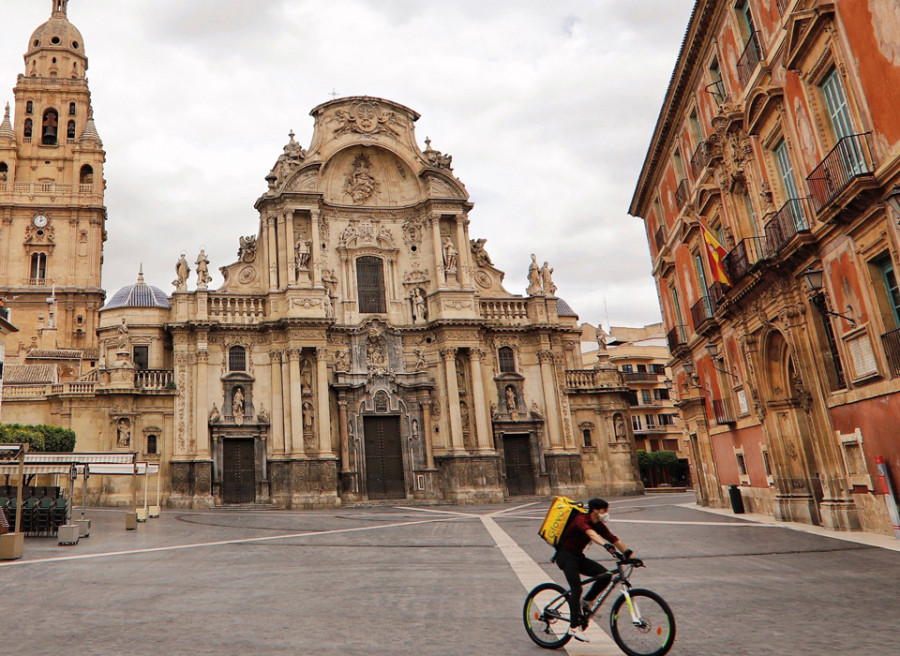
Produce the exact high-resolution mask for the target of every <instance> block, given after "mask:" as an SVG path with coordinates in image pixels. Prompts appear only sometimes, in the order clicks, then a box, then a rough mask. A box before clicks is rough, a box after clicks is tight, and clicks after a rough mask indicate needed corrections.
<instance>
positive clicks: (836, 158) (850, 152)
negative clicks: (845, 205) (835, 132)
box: [806, 132, 875, 212]
mask: <svg viewBox="0 0 900 656" xmlns="http://www.w3.org/2000/svg"><path fill="white" fill-rule="evenodd" d="M870 134H871V132H865V133H863V134H851V135H850V136H847V137H844V138H843V139H841V140H840V141H838V142H837V145H836V146H835V147H834V148H832V149H831V152H829V153H828V154H827V155H826V156H825V159H823V160H822V162H821V163H820V164H819V165H818V166H817V167H816V168H814V169H813V172H812V173H810V174H809V177H807V178H806V184H807V186H808V187H809V193H810V196H812V200H813V205H814V206H815V208H816V212H820V211H821V210H822V208H823V207H825V206H827V205H828V204H829V203H831V201H833V200H834V199H835V198H837V197H838V196H839V195H840V194H841V192H842V191H844V190H845V189H846V188H847V187H848V186H849V185H850V183H851V182H853V181H854V180H855V179H856V178H860V177H865V176H871V175H872V174H873V173H874V172H875V158H874V157H873V155H872V146H871V144H870V143H869V135H870Z"/></svg>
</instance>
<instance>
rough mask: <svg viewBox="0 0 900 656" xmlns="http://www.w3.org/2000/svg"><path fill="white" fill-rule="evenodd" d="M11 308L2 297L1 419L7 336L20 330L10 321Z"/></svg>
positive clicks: (0, 413) (0, 317)
mask: <svg viewBox="0 0 900 656" xmlns="http://www.w3.org/2000/svg"><path fill="white" fill-rule="evenodd" d="M9 319H10V316H9V308H7V307H6V303H5V302H4V300H3V299H2V298H0V421H2V419H3V377H4V374H5V372H6V366H5V360H6V336H7V335H9V334H10V333H14V332H18V329H17V328H16V327H15V326H14V325H12V324H11V323H10V322H9Z"/></svg>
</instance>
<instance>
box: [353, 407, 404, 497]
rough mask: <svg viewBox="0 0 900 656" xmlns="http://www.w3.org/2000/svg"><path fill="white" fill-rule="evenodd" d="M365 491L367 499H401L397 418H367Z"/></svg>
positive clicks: (400, 465) (400, 461)
mask: <svg viewBox="0 0 900 656" xmlns="http://www.w3.org/2000/svg"><path fill="white" fill-rule="evenodd" d="M363 432H364V433H365V435H364V439H365V447H366V491H367V492H368V495H369V498H370V499H404V498H406V483H405V481H404V479H403V451H402V449H401V446H400V417H366V418H365V419H364V423H363Z"/></svg>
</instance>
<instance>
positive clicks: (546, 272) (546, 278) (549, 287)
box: [541, 262, 556, 296]
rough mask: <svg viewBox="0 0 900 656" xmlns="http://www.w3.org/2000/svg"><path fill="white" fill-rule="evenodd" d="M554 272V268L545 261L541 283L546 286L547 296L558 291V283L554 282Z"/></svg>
mask: <svg viewBox="0 0 900 656" xmlns="http://www.w3.org/2000/svg"><path fill="white" fill-rule="evenodd" d="M552 273H553V269H552V268H551V267H550V265H549V264H548V263H547V262H544V266H542V267H541V285H542V286H543V288H544V294H546V295H547V296H553V295H554V294H555V293H556V285H554V284H553V278H552V277H551V274H552Z"/></svg>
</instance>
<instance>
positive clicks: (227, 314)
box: [207, 295, 266, 324]
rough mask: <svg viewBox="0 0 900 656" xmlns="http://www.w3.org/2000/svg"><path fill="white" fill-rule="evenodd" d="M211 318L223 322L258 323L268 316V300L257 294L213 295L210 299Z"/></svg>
mask: <svg viewBox="0 0 900 656" xmlns="http://www.w3.org/2000/svg"><path fill="white" fill-rule="evenodd" d="M208 303H209V305H208V306H207V307H208V308H209V318H210V319H217V320H219V321H221V322H223V323H243V324H248V323H256V322H257V321H260V320H262V319H265V317H266V301H265V299H263V298H259V297H255V296H213V295H210V297H209V299H208Z"/></svg>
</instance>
